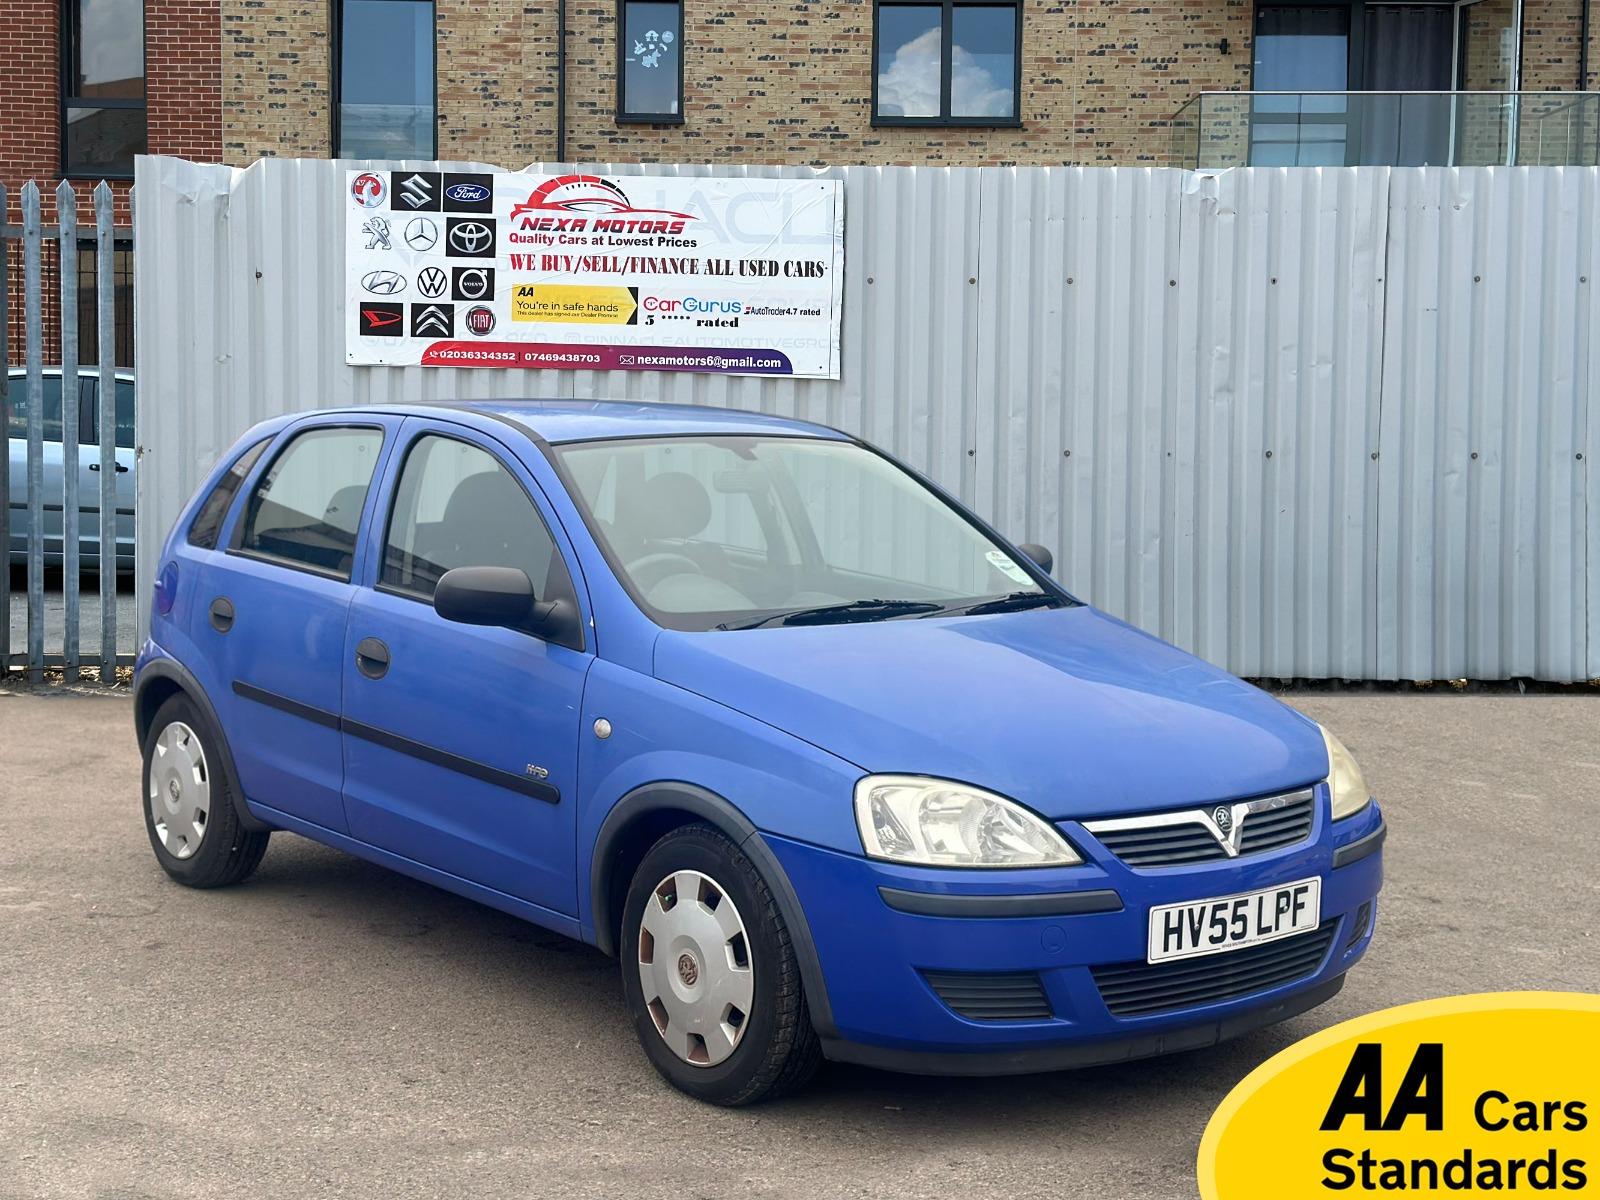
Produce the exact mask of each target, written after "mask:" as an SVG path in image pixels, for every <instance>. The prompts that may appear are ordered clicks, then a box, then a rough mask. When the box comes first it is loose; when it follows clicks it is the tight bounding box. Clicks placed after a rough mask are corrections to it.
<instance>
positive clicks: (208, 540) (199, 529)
mask: <svg viewBox="0 0 1600 1200" xmlns="http://www.w3.org/2000/svg"><path fill="white" fill-rule="evenodd" d="M271 440H272V439H271V438H270V437H265V438H262V439H261V440H260V441H259V442H257V443H256V444H255V445H253V446H251V447H250V448H249V449H248V450H246V451H245V452H244V453H243V454H241V455H240V456H239V457H238V458H236V459H235V460H234V462H233V466H231V467H229V468H228V470H227V472H226V474H224V475H223V476H222V478H221V479H219V480H217V484H216V486H215V487H213V488H212V489H211V494H210V495H209V496H207V497H206V499H205V503H204V504H202V505H201V506H200V511H199V512H197V513H195V516H194V522H193V523H192V524H191V525H190V526H189V545H191V546H199V547H200V548H201V549H202V550H214V549H216V546H217V533H218V531H220V530H221V529H222V520H223V518H224V517H226V516H227V515H228V506H229V505H231V504H232V503H233V497H234V495H235V493H237V492H238V490H239V485H240V484H241V483H243V482H244V477H245V476H246V475H248V474H250V469H251V468H252V467H254V466H255V465H256V459H258V458H260V457H261V452H262V451H263V450H265V449H266V448H267V443H268V442H270V441H271Z"/></svg>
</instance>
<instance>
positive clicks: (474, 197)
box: [444, 183, 489, 204]
mask: <svg viewBox="0 0 1600 1200" xmlns="http://www.w3.org/2000/svg"><path fill="white" fill-rule="evenodd" d="M444 194H445V197H446V198H447V199H450V200H453V201H455V202H456V203H457V204H481V203H482V202H483V201H485V200H487V199H488V198H489V189H488V188H486V187H484V186H483V185H482V184H480V183H453V184H451V185H450V186H449V187H447V188H445V190H444Z"/></svg>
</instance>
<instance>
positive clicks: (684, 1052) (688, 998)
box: [622, 825, 822, 1105]
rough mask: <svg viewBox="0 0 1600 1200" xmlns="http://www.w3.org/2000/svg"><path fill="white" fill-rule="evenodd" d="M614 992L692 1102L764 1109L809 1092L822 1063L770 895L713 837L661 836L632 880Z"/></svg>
mask: <svg viewBox="0 0 1600 1200" xmlns="http://www.w3.org/2000/svg"><path fill="white" fill-rule="evenodd" d="M622 987H623V993H624V995H625V996H626V997H627V1001H628V1009H629V1012H630V1013H631V1014H632V1016H633V1023H634V1027H635V1028H636V1029H637V1031H638V1034H639V1041H640V1043H641V1044H642V1045H643V1046H644V1050H645V1053H646V1054H648V1055H649V1056H650V1061H651V1062H652V1063H653V1064H654V1065H655V1068H656V1070H658V1071H660V1072H661V1074H662V1075H664V1076H665V1077H666V1078H667V1080H668V1082H670V1083H671V1084H672V1085H673V1086H674V1087H677V1088H679V1089H681V1090H682V1091H685V1092H687V1093H689V1095H691V1096H694V1097H696V1098H697V1099H700V1100H706V1101H709V1102H710V1103H712V1104H723V1105H740V1104H752V1103H754V1102H756V1101H758V1100H766V1099H771V1098H773V1097H775V1096H778V1095H781V1094H782V1093H784V1092H788V1091H792V1090H794V1089H796V1088H798V1087H800V1086H802V1085H803V1084H805V1083H806V1081H807V1080H809V1079H810V1078H811V1076H812V1074H813V1073H814V1072H815V1071H816V1069H817V1064H818V1063H819V1062H820V1061H821V1057H822V1055H821V1050H820V1047H819V1045H818V1042H817V1035H816V1031H815V1030H814V1029H813V1028H812V1026H811V1014H810V1012H809V1010H808V1009H807V1007H806V998H805V989H804V987H803V986H802V984H801V980H800V966H799V963H798V962H797V961H796V959H795V955H794V949H793V946H792V944H791V942H790V939H789V931H788V928H787V926H785V924H784V922H783V916H782V914H781V913H780V912H779V911H778V906H777V903H776V902H775V901H774V900H773V898H772V892H771V889H769V888H768V887H767V884H766V881H765V880H764V879H762V878H761V874H760V872H759V871H757V870H756V867H755V864H754V863H752V862H751V861H750V859H749V857H748V856H747V855H745V853H744V852H743V851H742V850H740V849H739V847H738V846H736V845H734V843H733V842H731V841H729V840H728V838H726V837H724V836H723V835H722V834H721V833H719V832H717V831H716V830H715V829H712V828H711V827H710V826H707V825H687V826H684V827H682V828H680V829H675V830H673V831H672V832H670V833H668V834H667V835H666V836H664V837H663V838H662V839H661V840H660V841H658V842H657V843H656V844H655V845H654V846H653V847H651V849H650V851H649V853H648V854H646V855H645V857H644V861H643V862H641V863H640V864H639V869H638V870H637V871H635V872H634V876H633V883H632V886H631V887H630V888H629V890H628V899H627V904H626V905H625V906H624V909H623V917H622Z"/></svg>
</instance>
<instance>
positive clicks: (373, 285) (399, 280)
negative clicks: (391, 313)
mask: <svg viewBox="0 0 1600 1200" xmlns="http://www.w3.org/2000/svg"><path fill="white" fill-rule="evenodd" d="M361 286H362V287H364V288H366V290H367V291H369V292H371V293H372V294H373V295H374V296H393V295H394V294H395V293H396V292H403V291H405V290H406V277H405V276H404V275H401V274H399V273H398V272H396V271H368V272H367V273H366V274H365V275H363V276H362V277H361Z"/></svg>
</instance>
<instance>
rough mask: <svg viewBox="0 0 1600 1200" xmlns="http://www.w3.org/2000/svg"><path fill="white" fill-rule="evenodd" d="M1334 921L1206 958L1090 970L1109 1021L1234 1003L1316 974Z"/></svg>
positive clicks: (1330, 935)
mask: <svg viewBox="0 0 1600 1200" xmlns="http://www.w3.org/2000/svg"><path fill="white" fill-rule="evenodd" d="M1338 924H1339V922H1338V921H1337V920H1336V919H1335V920H1331V921H1324V922H1323V923H1322V924H1321V925H1320V926H1319V927H1317V928H1316V929H1313V930H1310V931H1308V932H1306V933H1298V934H1296V935H1295V936H1294V937H1288V938H1284V939H1283V940H1282V941H1277V942H1268V943H1267V944H1266V945H1264V946H1250V947H1248V948H1247V949H1244V950H1234V951H1231V952H1229V953H1225V954H1216V955H1210V956H1207V957H1205V958H1187V959H1180V960H1179V961H1177V962H1168V963H1145V962H1130V963H1116V964H1114V965H1112V966H1104V967H1092V968H1090V971H1091V973H1092V974H1093V975H1094V982H1095V986H1097V987H1098V988H1099V989H1100V998H1101V999H1102V1000H1104V1001H1105V1005H1106V1008H1107V1009H1109V1010H1110V1012H1111V1015H1112V1016H1114V1017H1143V1016H1148V1015H1150V1014H1151V1013H1159V1012H1170V1011H1171V1010H1172V1009H1175V1008H1193V1007H1195V1006H1197V1005H1201V1004H1217V1003H1220V1002H1221V1001H1224V1000H1237V999H1239V998H1240V997H1241V996H1248V995H1250V994H1252V993H1254V992H1265V991H1268V990H1270V989H1272V988H1275V987H1282V986H1283V985H1284V984H1286V983H1293V982H1294V981H1295V980H1297V979H1304V978H1305V977H1306V976H1308V975H1313V974H1315V973H1316V971H1317V968H1318V967H1320V966H1321V965H1322V960H1323V959H1324V958H1326V957H1327V954H1328V945H1329V943H1331V942H1332V941H1333V934H1334V930H1335V929H1336V928H1338Z"/></svg>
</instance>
